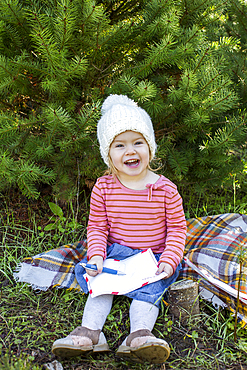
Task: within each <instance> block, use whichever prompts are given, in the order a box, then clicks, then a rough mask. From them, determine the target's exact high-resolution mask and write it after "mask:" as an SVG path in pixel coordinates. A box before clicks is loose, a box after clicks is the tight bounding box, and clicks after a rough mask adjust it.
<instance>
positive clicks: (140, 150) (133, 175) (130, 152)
mask: <svg viewBox="0 0 247 370" xmlns="http://www.w3.org/2000/svg"><path fill="white" fill-rule="evenodd" d="M109 155H110V158H111V161H112V163H113V165H114V167H115V168H116V170H117V175H118V177H119V179H120V180H125V181H126V180H127V181H128V180H129V181H133V180H140V179H142V178H144V177H145V176H146V174H147V171H148V165H149V159H150V154H149V146H148V144H147V142H146V140H145V139H144V137H143V136H142V134H140V133H139V132H135V131H125V132H122V133H121V134H119V135H117V136H116V137H115V139H114V140H113V142H112V144H111V146H110V151H109Z"/></svg>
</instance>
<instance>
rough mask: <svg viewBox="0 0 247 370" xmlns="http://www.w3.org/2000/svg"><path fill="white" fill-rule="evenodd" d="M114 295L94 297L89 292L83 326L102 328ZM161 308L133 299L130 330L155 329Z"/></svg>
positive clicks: (94, 328)
mask: <svg viewBox="0 0 247 370" xmlns="http://www.w3.org/2000/svg"><path fill="white" fill-rule="evenodd" d="M112 301H113V295H112V294H104V295H101V296H98V297H94V298H92V297H91V296H90V294H89V296H88V299H87V302H86V305H85V308H84V312H83V317H82V326H85V327H87V328H89V329H92V330H98V329H100V330H102V328H103V326H104V323H105V321H106V318H107V316H108V315H109V313H110V311H111V307H112ZM158 314H159V309H158V307H157V306H155V305H153V304H151V303H149V302H143V301H137V300H135V299H133V300H132V302H131V305H130V310H129V315H130V332H131V333H132V332H134V331H136V330H140V329H148V330H150V331H152V330H153V327H154V324H155V322H156V320H157V317H158Z"/></svg>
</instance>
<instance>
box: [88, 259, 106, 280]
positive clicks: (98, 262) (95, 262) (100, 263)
mask: <svg viewBox="0 0 247 370" xmlns="http://www.w3.org/2000/svg"><path fill="white" fill-rule="evenodd" d="M88 264H90V265H96V266H97V271H96V270H95V271H94V270H88V269H86V273H87V274H88V275H90V276H96V275H98V274H100V273H101V272H102V269H103V257H101V256H93V257H92V258H90V260H89V261H88Z"/></svg>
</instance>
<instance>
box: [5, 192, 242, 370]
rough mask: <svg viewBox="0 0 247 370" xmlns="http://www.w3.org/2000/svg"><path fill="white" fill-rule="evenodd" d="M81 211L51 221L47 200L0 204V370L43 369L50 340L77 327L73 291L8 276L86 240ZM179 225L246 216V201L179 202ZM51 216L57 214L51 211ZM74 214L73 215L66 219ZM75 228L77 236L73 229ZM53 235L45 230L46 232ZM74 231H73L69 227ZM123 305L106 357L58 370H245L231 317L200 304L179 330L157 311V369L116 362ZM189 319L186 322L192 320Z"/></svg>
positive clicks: (118, 304) (115, 313)
mask: <svg viewBox="0 0 247 370" xmlns="http://www.w3.org/2000/svg"><path fill="white" fill-rule="evenodd" d="M82 198H83V199H81V200H80V201H81V204H74V205H73V207H72V206H61V210H62V213H60V217H59V216H56V217H55V219H56V220H57V221H56V222H55V221H54V220H51V217H52V216H54V215H53V213H54V209H53V212H52V210H51V209H50V208H49V207H48V200H49V197H48V196H45V195H44V196H43V197H42V199H41V200H39V201H38V202H37V201H35V202H33V201H28V200H27V199H26V198H24V197H23V196H21V195H20V194H19V193H18V194H16V193H14V192H13V193H12V192H10V193H9V194H8V195H7V196H6V195H5V196H1V198H0V201H1V208H2V210H3V212H2V214H1V224H0V233H1V239H0V273H1V276H0V348H1V355H2V356H1V361H0V369H14V370H17V369H34V370H36V369H42V366H43V364H45V363H49V362H52V361H53V360H54V359H55V357H54V355H52V353H51V345H52V343H53V341H54V340H56V339H58V338H60V337H62V336H65V335H67V334H68V333H69V332H70V331H71V330H73V329H74V328H75V327H76V326H78V325H80V320H81V316H82V311H83V307H84V304H85V301H86V296H85V295H82V294H79V293H75V292H74V291H63V290H49V291H47V292H37V291H33V290H32V289H31V288H30V287H28V286H27V285H25V284H20V283H16V282H15V281H14V279H13V275H12V274H13V271H14V269H15V268H16V266H17V265H18V263H19V262H21V261H22V260H23V258H25V257H27V256H30V255H34V254H37V253H39V252H42V251H44V250H48V249H52V248H55V247H56V246H58V245H62V244H66V243H67V242H73V241H76V240H79V239H81V238H82V237H84V236H85V227H86V219H87V208H88V199H89V198H88V196H86V195H85V194H84V195H83V197H82ZM184 208H185V212H186V217H187V218H188V217H199V216H205V215H213V214H218V213H225V212H238V213H243V214H247V197H246V195H245V194H241V193H240V192H239V193H238V192H236V191H226V192H225V191H223V190H222V192H221V193H220V192H218V193H217V194H212V193H204V194H201V195H200V194H196V193H194V194H193V195H191V194H190V196H187V195H186V194H185V195H184ZM57 210H58V208H57ZM72 210H73V212H72ZM76 222H77V223H79V224H80V226H79V227H78V228H77V229H75V230H74V229H73V228H72V226H73V225H76ZM54 223H55V224H56V225H57V228H56V229H53V230H48V229H49V227H47V225H52V224H54ZM73 223H74V224H73ZM129 304H130V300H128V299H127V298H125V297H116V299H115V301H114V305H113V309H112V311H111V313H110V315H109V316H108V318H107V322H106V324H105V327H104V333H105V335H106V337H107V340H108V343H109V346H110V349H111V352H110V353H109V354H105V355H97V356H89V357H87V358H82V357H78V358H75V359H70V360H61V359H58V360H59V361H61V363H62V366H63V368H64V369H66V370H67V369H73V370H81V369H88V370H89V369H125V370H127V369H128V370H129V369H132V370H135V369H153V370H154V369H211V370H213V369H215V370H216V369H217V370H218V369H220V370H223V369H229V370H230V369H232V370H240V369H247V331H246V329H243V328H241V327H240V326H238V328H237V341H234V317H231V315H230V313H229V312H228V311H226V310H223V309H221V310H215V309H214V308H213V307H212V306H211V305H210V304H208V303H206V302H203V301H201V302H200V310H201V315H200V317H194V318H193V320H191V321H190V320H189V321H188V322H187V323H186V324H183V323H182V322H181V321H180V320H179V319H176V318H175V317H174V316H173V314H172V312H170V311H169V309H168V308H167V307H165V306H164V307H163V309H162V311H161V312H160V315H159V318H158V320H157V323H156V325H155V328H154V334H155V335H157V336H160V337H161V338H165V340H167V342H168V343H169V344H170V346H171V356H170V358H169V360H168V361H167V363H166V364H165V366H164V365H150V364H133V363H127V362H125V361H123V360H121V359H119V358H118V357H117V356H116V355H115V352H116V349H117V348H118V346H119V345H120V343H121V342H122V340H123V339H124V338H125V336H126V335H127V334H128V330H129V319H128V308H129ZM191 319H192V318H191Z"/></svg>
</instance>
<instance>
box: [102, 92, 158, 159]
mask: <svg viewBox="0 0 247 370" xmlns="http://www.w3.org/2000/svg"><path fill="white" fill-rule="evenodd" d="M101 112H102V117H101V118H100V120H99V122H98V127H97V135H98V140H99V144H100V153H101V156H102V158H103V160H104V162H105V163H106V164H107V166H109V158H108V154H109V149H110V145H111V143H112V142H113V140H114V138H115V137H116V136H117V135H119V134H121V133H122V132H125V131H136V132H140V133H141V134H142V135H143V137H144V138H145V140H146V141H147V143H148V145H149V148H150V152H151V158H150V160H151V159H153V157H154V154H155V150H156V143H155V137H154V130H153V125H152V121H151V118H150V117H149V115H148V114H147V112H146V111H145V110H144V109H142V108H140V107H138V105H137V104H136V103H135V102H134V101H133V100H131V99H129V98H128V97H127V96H125V95H110V96H108V98H106V100H105V101H104V103H103V105H102V108H101Z"/></svg>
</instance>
